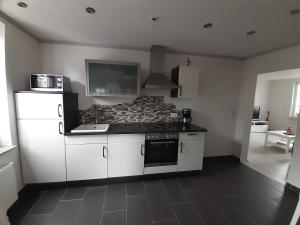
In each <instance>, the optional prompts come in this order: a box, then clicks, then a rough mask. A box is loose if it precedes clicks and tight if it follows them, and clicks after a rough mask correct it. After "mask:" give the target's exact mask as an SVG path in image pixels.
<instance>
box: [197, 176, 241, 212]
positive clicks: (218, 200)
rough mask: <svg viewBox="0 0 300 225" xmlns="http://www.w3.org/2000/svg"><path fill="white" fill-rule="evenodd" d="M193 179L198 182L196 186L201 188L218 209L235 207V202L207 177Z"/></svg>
mask: <svg viewBox="0 0 300 225" xmlns="http://www.w3.org/2000/svg"><path fill="white" fill-rule="evenodd" d="M195 181H196V182H197V183H198V187H199V188H200V189H202V190H203V191H204V192H205V193H206V194H207V195H208V196H209V197H210V198H211V200H212V201H213V202H214V204H216V205H217V206H218V207H219V208H220V209H222V210H229V209H235V207H236V206H235V204H234V203H233V202H232V201H231V200H230V198H228V197H227V196H225V194H224V193H223V192H222V191H221V190H220V189H219V188H218V187H217V186H216V184H215V183H214V182H213V181H212V180H211V179H210V178H209V177H207V176H201V177H199V178H197V179H195Z"/></svg>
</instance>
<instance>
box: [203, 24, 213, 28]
mask: <svg viewBox="0 0 300 225" xmlns="http://www.w3.org/2000/svg"><path fill="white" fill-rule="evenodd" d="M212 26H213V24H212V23H206V24H204V25H203V28H205V29H206V28H211V27H212Z"/></svg>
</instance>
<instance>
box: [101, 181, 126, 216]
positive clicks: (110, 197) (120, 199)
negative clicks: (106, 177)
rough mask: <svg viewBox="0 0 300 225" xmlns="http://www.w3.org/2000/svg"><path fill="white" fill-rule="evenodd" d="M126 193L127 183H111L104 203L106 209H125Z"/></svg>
mask: <svg viewBox="0 0 300 225" xmlns="http://www.w3.org/2000/svg"><path fill="white" fill-rule="evenodd" d="M125 208H126V194H125V183H121V184H109V185H108V186H107V194H106V198H105V203H104V211H115V210H125Z"/></svg>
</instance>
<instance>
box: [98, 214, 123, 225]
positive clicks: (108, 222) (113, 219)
mask: <svg viewBox="0 0 300 225" xmlns="http://www.w3.org/2000/svg"><path fill="white" fill-rule="evenodd" d="M101 225H126V212H125V211H122V212H118V211H117V212H108V213H103V214H102V219H101Z"/></svg>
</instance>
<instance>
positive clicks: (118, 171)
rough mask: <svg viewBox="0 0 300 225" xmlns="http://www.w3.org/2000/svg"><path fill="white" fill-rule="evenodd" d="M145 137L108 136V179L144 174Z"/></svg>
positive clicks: (135, 135)
mask: <svg viewBox="0 0 300 225" xmlns="http://www.w3.org/2000/svg"><path fill="white" fill-rule="evenodd" d="M144 144H145V135H144V134H143V135H139V134H134V135H125V134H124V135H109V136H108V177H123V176H137V175H143V174H144V154H145V149H144Z"/></svg>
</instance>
